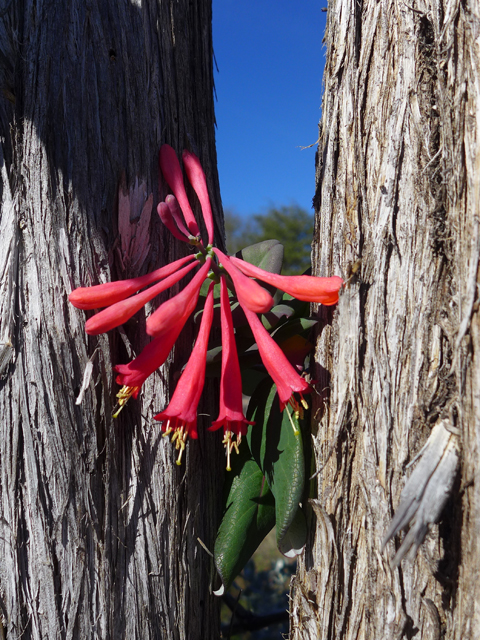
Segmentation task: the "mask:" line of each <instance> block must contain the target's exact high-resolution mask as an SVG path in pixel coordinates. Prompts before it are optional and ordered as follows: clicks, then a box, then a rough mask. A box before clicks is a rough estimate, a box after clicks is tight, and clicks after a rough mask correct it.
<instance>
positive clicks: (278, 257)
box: [237, 240, 283, 273]
mask: <svg viewBox="0 0 480 640" xmlns="http://www.w3.org/2000/svg"><path fill="white" fill-rule="evenodd" d="M238 253H239V254H240V255H239V257H240V258H242V259H243V260H245V261H246V262H250V264H254V265H255V266H256V267H260V269H265V271H270V273H280V272H281V271H282V264H283V244H280V242H279V241H278V240H263V241H262V242H257V244H252V245H250V246H249V247H245V248H244V249H242V250H241V251H239V252H238ZM237 255H238V254H237Z"/></svg>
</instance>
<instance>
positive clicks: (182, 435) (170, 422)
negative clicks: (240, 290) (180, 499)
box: [154, 282, 214, 464]
mask: <svg viewBox="0 0 480 640" xmlns="http://www.w3.org/2000/svg"><path fill="white" fill-rule="evenodd" d="M213 286H214V283H213V282H212V283H211V284H210V287H209V289H208V294H207V298H206V300H205V307H204V310H203V315H202V321H201V323H200V329H199V331H198V336H197V340H196V342H195V346H194V347H193V351H192V354H191V355H190V358H189V360H188V362H187V365H186V367H185V369H184V371H183V373H182V375H181V376H180V380H179V381H178V383H177V386H176V388H175V391H174V392H173V396H172V399H171V400H170V403H169V405H168V407H167V408H166V409H165V410H164V411H161V412H160V413H158V414H157V415H156V416H154V417H155V420H158V421H159V422H162V431H164V432H165V435H169V434H171V433H172V432H173V436H172V442H175V447H176V449H177V450H179V451H180V453H179V456H178V460H177V464H180V463H181V460H182V453H183V450H184V449H185V442H186V440H187V437H188V436H189V435H190V436H191V437H192V438H197V437H198V435H197V407H198V403H199V401H200V396H201V395H202V391H203V385H204V383H205V367H206V362H207V349H208V337H209V335H210V328H211V326H212V320H213Z"/></svg>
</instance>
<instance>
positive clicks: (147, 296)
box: [85, 263, 196, 336]
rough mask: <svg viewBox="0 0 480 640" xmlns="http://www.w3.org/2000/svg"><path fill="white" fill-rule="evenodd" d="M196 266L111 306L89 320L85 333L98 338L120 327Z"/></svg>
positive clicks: (184, 268) (182, 270)
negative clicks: (101, 334)
mask: <svg viewBox="0 0 480 640" xmlns="http://www.w3.org/2000/svg"><path fill="white" fill-rule="evenodd" d="M195 266H196V264H195V263H193V264H189V265H187V266H186V267H183V269H180V270H179V271H177V272H176V273H173V274H172V275H171V276H169V277H168V278H165V280H162V281H161V282H159V283H158V284H156V285H154V286H153V287H150V288H149V289H146V290H145V291H142V293H138V294H137V295H136V296H133V297H131V298H127V299H126V300H120V302H116V303H115V304H112V305H110V306H109V307H107V308H106V309H104V310H103V311H100V313H97V314H95V315H94V316H93V317H92V318H89V319H88V320H87V322H86V323H85V331H86V332H87V333H88V334H89V335H91V336H98V335H99V334H100V333H105V332H106V331H110V329H114V328H115V327H118V326H120V325H121V324H123V323H124V322H126V321H127V320H129V319H130V318H131V317H132V316H133V315H134V314H135V313H137V311H140V309H141V308H142V307H144V306H145V305H146V304H147V302H150V300H152V299H153V298H155V296H158V295H159V294H160V293H162V291H165V290H166V289H169V288H170V287H171V286H173V285H174V284H175V283H176V282H178V281H179V280H181V279H182V278H183V277H184V276H186V275H187V273H188V272H189V271H191V270H192V269H193V268H194V267H195Z"/></svg>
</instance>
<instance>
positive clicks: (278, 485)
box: [247, 379, 306, 555]
mask: <svg viewBox="0 0 480 640" xmlns="http://www.w3.org/2000/svg"><path fill="white" fill-rule="evenodd" d="M247 416H248V419H249V420H254V421H255V425H254V426H253V427H251V428H250V429H249V431H248V434H247V442H248V444H249V447H250V451H251V453H252V456H253V458H254V459H255V461H256V462H257V464H258V466H259V467H260V469H261V470H262V472H263V474H264V475H265V478H266V479H267V482H268V485H269V487H270V489H271V491H272V493H273V496H274V498H275V505H276V512H275V524H276V530H277V531H276V535H277V546H278V548H279V550H280V551H281V552H282V553H283V554H285V555H291V554H293V555H295V553H293V552H294V551H295V550H296V552H298V550H299V549H301V548H302V547H303V546H304V544H305V541H306V527H303V528H302V526H301V522H302V518H303V514H302V515H298V513H299V511H300V502H301V500H302V497H303V493H304V487H305V456H304V451H303V439H302V430H301V425H300V423H299V419H298V417H297V416H295V412H294V411H293V410H292V408H291V407H290V406H287V407H286V408H285V410H284V411H283V412H281V411H280V405H279V401H278V395H277V389H276V386H275V385H274V384H272V381H271V379H266V380H265V381H264V382H262V383H261V384H260V385H259V386H258V388H257V389H256V391H255V393H254V394H253V396H252V398H251V399H250V404H249V407H248V412H247ZM294 428H295V431H294ZM303 521H304V518H303ZM291 545H293V546H291Z"/></svg>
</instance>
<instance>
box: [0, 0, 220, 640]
mask: <svg viewBox="0 0 480 640" xmlns="http://www.w3.org/2000/svg"><path fill="white" fill-rule="evenodd" d="M0 85H1V86H0V90H1V91H0V94H1V95H0V154H1V156H0V166H1V171H2V188H1V202H2V210H1V217H0V343H2V344H3V343H5V342H7V340H9V339H11V341H12V344H13V354H10V355H12V357H11V359H10V362H9V363H8V366H7V369H6V370H5V371H3V372H2V374H3V377H2V379H1V380H0V416H1V422H0V432H1V434H0V502H1V507H0V508H1V519H0V558H1V562H0V605H1V606H0V615H1V619H2V623H3V625H4V627H5V628H6V631H7V637H8V638H10V637H11V638H19V637H22V638H24V639H26V638H45V639H47V638H48V639H49V640H52V639H54V638H66V639H67V638H78V639H82V640H83V639H84V638H105V639H107V638H129V639H133V638H138V639H141V640H145V639H146V638H168V639H169V640H170V639H172V638H179V639H180V638H188V640H191V639H195V638H198V639H201V638H215V637H217V635H218V633H217V629H218V602H217V601H216V600H215V599H214V597H213V596H212V595H211V581H212V579H213V568H212V563H211V559H210V558H209V556H208V555H207V554H206V553H205V551H204V550H203V549H202V547H201V546H200V544H199V543H198V542H197V538H200V539H201V540H202V541H203V542H204V543H205V544H206V545H207V546H209V547H212V546H213V537H214V533H215V525H216V521H217V516H218V514H217V513H216V509H217V508H218V504H219V499H218V494H219V491H221V477H222V468H223V466H224V460H223V454H222V452H221V445H220V443H219V442H218V438H216V437H215V435H213V434H209V435H208V440H207V438H204V437H203V435H201V436H200V440H199V441H198V442H196V443H194V445H193V446H190V447H189V449H188V454H187V456H186V463H184V465H183V466H182V467H181V468H179V467H177V466H176V465H174V464H173V460H174V459H175V455H174V452H172V449H171V446H170V444H169V442H168V441H166V440H165V439H164V438H162V437H161V434H160V429H159V426H158V424H157V423H154V422H153V420H152V417H153V415H154V413H156V412H157V411H159V410H161V409H162V408H163V406H164V404H165V400H166V398H167V397H168V387H169V379H170V376H173V375H174V374H175V373H176V372H178V370H179V366H181V365H182V363H183V362H184V356H185V355H187V354H188V352H189V350H190V349H191V339H192V334H191V333H190V335H186V336H185V337H184V338H183V343H181V344H180V346H179V349H178V350H177V353H176V359H175V362H176V363H175V364H174V365H173V366H171V367H170V368H168V367H167V368H164V370H163V371H162V373H161V374H156V375H155V376H153V377H152V379H151V380H150V381H149V382H148V383H147V384H146V385H145V391H144V393H143V395H142V397H141V399H140V400H139V401H137V402H135V401H130V403H129V405H128V406H127V408H126V409H124V410H123V412H122V413H121V414H120V417H119V418H118V420H115V421H114V420H113V419H112V418H111V413H112V407H113V405H114V403H115V394H116V392H117V391H118V386H117V385H116V384H115V382H114V376H113V374H112V365H113V364H115V363H123V362H127V361H128V359H129V358H128V355H127V352H126V348H125V346H124V340H123V339H122V336H121V335H120V333H119V332H118V331H114V332H111V334H109V335H107V336H100V337H99V338H92V337H87V336H86V335H85V333H84V321H85V317H86V316H85V314H84V313H83V312H81V311H78V310H76V309H74V308H73V307H72V306H71V305H69V303H68V301H67V295H68V293H69V292H70V291H71V290H72V289H73V288H75V287H77V286H80V285H89V284H95V283H97V282H103V281H107V280H110V279H116V278H123V277H129V276H132V275H137V273H131V272H130V271H129V272H124V271H123V268H122V264H125V261H123V262H122V261H120V260H119V252H121V250H120V249H119V247H120V248H121V243H120V238H119V237H118V226H117V192H118V185H119V182H120V179H121V176H122V173H123V172H125V173H126V181H127V184H128V185H133V184H134V183H135V181H136V179H137V178H138V179H139V181H140V182H141V181H144V182H145V184H146V189H145V193H144V196H143V194H142V197H141V198H140V205H141V204H143V201H144V197H146V196H147V195H148V194H149V193H153V194H154V204H155V205H156V203H157V202H158V201H159V198H160V197H161V196H164V195H165V193H159V187H158V167H157V157H158V150H159V148H160V145H161V144H162V143H164V142H168V143H169V144H171V145H172V146H174V147H175V148H176V149H177V151H180V152H181V150H182V149H183V148H185V147H189V148H191V149H192V150H194V151H195V152H196V153H197V154H198V155H199V156H200V158H201V160H202V162H203V164H204V167H205V169H206V173H207V176H208V179H209V181H210V184H209V186H210V191H211V193H212V194H213V207H214V210H215V214H216V216H217V226H218V227H219V228H220V224H221V223H219V220H220V212H221V205H220V199H219V190H218V179H217V173H216V153H215V142H214V111H213V71H212V41H211V4H210V1H209V0H194V1H193V2H187V1H182V2H176V1H173V0H145V1H144V2H139V1H137V0H135V1H133V0H132V1H129V0H118V1H115V2H90V1H85V0H71V1H70V2H57V1H56V0H22V1H20V2H16V1H15V2H4V3H2V4H1V5H0ZM160 191H162V189H160ZM138 213H140V212H138ZM133 224H136V221H135V220H134V221H133ZM150 243H151V249H150V252H149V253H148V256H147V258H146V260H145V262H144V264H143V265H139V269H138V272H141V273H143V272H146V271H147V270H150V269H151V268H154V267H157V266H160V265H162V264H164V263H166V262H167V261H170V260H172V259H174V258H176V257H180V255H182V254H183V253H182V252H184V251H185V248H184V247H180V246H179V244H180V243H178V242H176V241H174V242H172V241H171V240H170V238H169V237H168V235H167V234H166V233H165V231H164V230H163V229H162V228H161V225H160V222H159V220H158V217H157V216H156V214H154V215H153V216H152V222H151V225H150ZM123 338H125V342H126V343H127V344H128V343H130V344H131V345H132V348H133V350H134V351H135V352H137V353H138V352H139V350H140V349H141V348H142V346H143V345H144V344H145V341H146V338H145V332H144V318H143V317H142V316H141V314H140V317H139V318H137V319H135V320H133V321H132V322H130V323H129V324H128V325H127V326H126V327H125V335H124V336H123ZM96 348H98V352H97V354H96V356H95V358H93V360H92V363H93V370H92V372H91V380H90V382H89V383H88V384H87V385H86V388H85V389H84V397H83V401H82V403H81V404H80V405H76V404H75V400H76V398H77V396H78V394H79V391H80V389H81V386H82V381H83V376H84V370H85V367H86V365H87V363H88V361H89V357H91V356H92V355H93V354H94V351H95V349H96ZM202 409H203V410H204V411H205V412H208V411H209V406H208V405H205V406H204V407H202ZM219 478H220V481H219Z"/></svg>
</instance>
